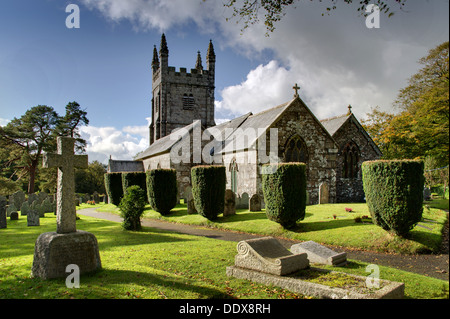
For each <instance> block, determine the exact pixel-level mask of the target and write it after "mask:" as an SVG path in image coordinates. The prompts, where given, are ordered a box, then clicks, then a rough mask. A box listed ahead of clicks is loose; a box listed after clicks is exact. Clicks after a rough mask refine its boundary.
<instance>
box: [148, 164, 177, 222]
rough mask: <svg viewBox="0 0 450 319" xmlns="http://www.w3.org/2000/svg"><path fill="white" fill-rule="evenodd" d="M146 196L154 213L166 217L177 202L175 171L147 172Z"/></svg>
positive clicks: (157, 170) (158, 170)
mask: <svg viewBox="0 0 450 319" xmlns="http://www.w3.org/2000/svg"><path fill="white" fill-rule="evenodd" d="M147 196H148V201H149V203H150V206H151V207H152V208H153V209H154V210H155V211H157V212H158V213H160V214H161V215H168V214H169V213H170V211H171V210H172V209H173V208H174V207H175V206H176V205H177V201H178V188H177V171H176V170H174V169H156V170H151V171H149V172H147Z"/></svg>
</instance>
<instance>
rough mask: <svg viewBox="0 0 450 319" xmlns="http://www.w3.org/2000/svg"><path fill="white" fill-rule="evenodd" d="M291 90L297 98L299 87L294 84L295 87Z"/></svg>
mask: <svg viewBox="0 0 450 319" xmlns="http://www.w3.org/2000/svg"><path fill="white" fill-rule="evenodd" d="M293 89H294V90H295V94H294V97H298V90H300V87H299V86H298V84H297V83H295V86H294V87H293Z"/></svg>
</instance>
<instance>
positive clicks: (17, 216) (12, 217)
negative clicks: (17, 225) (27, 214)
mask: <svg viewBox="0 0 450 319" xmlns="http://www.w3.org/2000/svg"><path fill="white" fill-rule="evenodd" d="M9 218H10V219H11V220H19V213H18V212H12V213H11V214H10V215H9Z"/></svg>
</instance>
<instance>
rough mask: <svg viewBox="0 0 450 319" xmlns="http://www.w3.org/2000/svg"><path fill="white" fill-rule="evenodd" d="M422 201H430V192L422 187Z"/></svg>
mask: <svg viewBox="0 0 450 319" xmlns="http://www.w3.org/2000/svg"><path fill="white" fill-rule="evenodd" d="M423 199H424V200H430V199H431V190H430V189H429V188H428V187H424V189H423Z"/></svg>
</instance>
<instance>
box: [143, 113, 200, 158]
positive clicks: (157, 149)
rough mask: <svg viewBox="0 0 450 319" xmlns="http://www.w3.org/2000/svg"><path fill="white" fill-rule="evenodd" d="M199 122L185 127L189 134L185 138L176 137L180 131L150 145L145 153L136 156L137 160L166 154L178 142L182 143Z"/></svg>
mask: <svg viewBox="0 0 450 319" xmlns="http://www.w3.org/2000/svg"><path fill="white" fill-rule="evenodd" d="M198 122H199V121H197V122H194V123H192V124H189V125H188V126H186V127H184V129H186V130H187V132H186V133H185V134H184V135H183V136H176V135H178V133H176V132H177V131H178V130H177V131H175V132H173V133H172V134H170V135H167V136H164V137H163V138H160V139H159V140H157V141H156V142H155V143H153V144H152V145H150V147H149V148H147V149H146V150H145V151H143V152H142V153H139V154H138V155H137V156H136V158H135V160H136V161H142V160H143V159H145V158H148V157H152V156H155V155H159V154H163V153H166V152H167V151H169V150H170V149H171V148H172V146H174V145H175V144H176V143H178V141H180V140H181V139H182V138H183V137H184V136H186V135H187V134H189V133H190V132H191V131H192V129H193V128H194V125H195V124H198Z"/></svg>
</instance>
